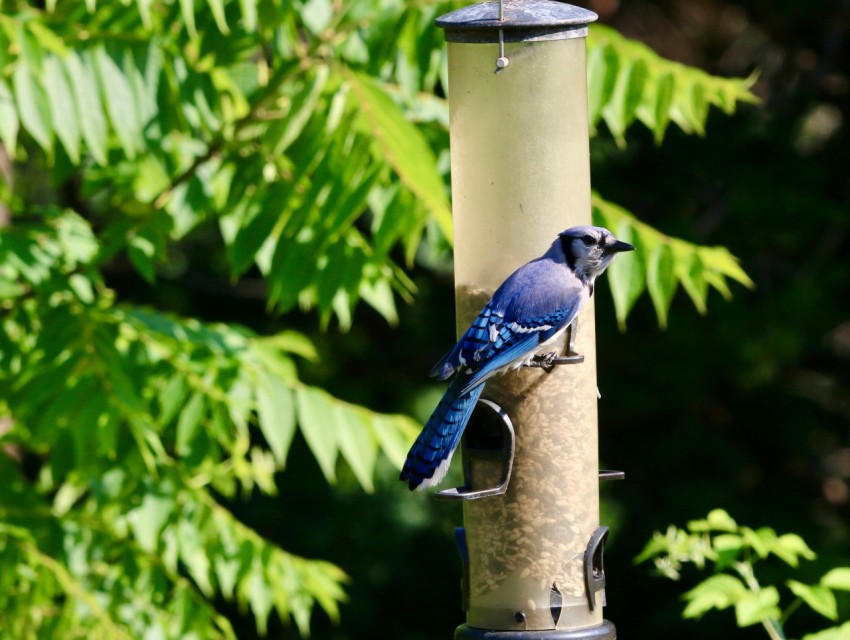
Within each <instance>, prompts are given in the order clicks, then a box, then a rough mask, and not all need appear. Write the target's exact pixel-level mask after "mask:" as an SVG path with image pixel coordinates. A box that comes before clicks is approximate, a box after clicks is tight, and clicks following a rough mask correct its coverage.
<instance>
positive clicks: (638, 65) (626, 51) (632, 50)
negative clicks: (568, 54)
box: [587, 24, 758, 146]
mask: <svg viewBox="0 0 850 640" xmlns="http://www.w3.org/2000/svg"><path fill="white" fill-rule="evenodd" d="M587 59H588V98H589V107H590V109H589V115H590V124H591V127H593V126H594V125H595V123H596V119H595V118H596V114H598V113H601V114H602V115H604V117H605V121H606V124H607V125H608V127H609V129H610V130H611V132H612V134H613V135H614V138H615V140H616V141H617V143H618V144H619V145H620V146H622V145H623V144H624V143H625V138H624V134H625V131H626V129H627V128H628V127H629V125H630V124H631V123H632V122H633V121H634V120H635V118H637V119H638V120H640V121H641V122H642V123H643V124H645V125H646V126H647V127H648V128H649V129H650V130H651V131H652V132H653V134H654V137H655V140H656V142H661V140H662V138H663V136H664V132H665V130H666V128H667V125H668V123H669V122H670V121H671V120H672V121H673V122H675V123H676V124H677V125H679V127H680V128H681V129H682V130H683V131H685V132H686V133H699V134H702V133H704V131H705V122H706V119H707V118H708V112H709V109H710V107H711V106H712V105H713V106H716V107H718V108H720V109H722V110H723V111H724V112H726V113H727V114H731V113H733V112H734V110H735V106H736V104H738V103H741V102H743V103H754V102H758V99H757V98H756V96H755V95H754V94H753V93H752V92H751V91H750V87H752V85H753V84H754V82H755V79H754V78H752V77H751V78H721V77H717V76H712V75H709V74H707V73H705V72H704V71H701V70H700V69H696V68H693V67H687V66H685V65H682V64H679V63H677V62H672V61H670V60H666V59H664V58H662V57H660V56H659V55H658V54H656V53H655V52H654V51H652V50H651V49H650V48H649V47H647V46H646V45H644V44H642V43H640V42H637V41H635V40H631V39H629V38H626V37H624V36H623V35H621V34H620V33H618V32H617V31H616V30H614V29H612V28H611V27H608V26H605V25H601V24H594V25H592V27H591V29H590V34H589V36H588V38H587ZM603 87H604V88H603ZM636 102H637V104H636Z"/></svg>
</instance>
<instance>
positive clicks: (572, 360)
mask: <svg viewBox="0 0 850 640" xmlns="http://www.w3.org/2000/svg"><path fill="white" fill-rule="evenodd" d="M582 362H584V356H583V355H579V354H578V353H575V352H574V351H571V352H569V353H568V354H567V355H565V356H559V355H558V352H557V351H550V352H548V353H541V354H538V355H536V356H534V359H532V361H531V362H528V363H526V365H525V366H527V367H535V368H539V369H543V371H545V372H546V373H552V371H553V370H554V369H555V367H556V366H558V365H561V364H580V363H582Z"/></svg>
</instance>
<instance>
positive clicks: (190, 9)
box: [180, 0, 198, 37]
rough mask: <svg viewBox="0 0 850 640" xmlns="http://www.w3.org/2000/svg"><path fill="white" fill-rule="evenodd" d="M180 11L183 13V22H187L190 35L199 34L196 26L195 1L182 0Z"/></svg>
mask: <svg viewBox="0 0 850 640" xmlns="http://www.w3.org/2000/svg"><path fill="white" fill-rule="evenodd" d="M180 13H181V14H182V15H183V22H185V23H186V30H187V31H188V32H189V35H190V36H192V37H194V36H196V35H198V31H197V29H196V28H195V2H194V0H180Z"/></svg>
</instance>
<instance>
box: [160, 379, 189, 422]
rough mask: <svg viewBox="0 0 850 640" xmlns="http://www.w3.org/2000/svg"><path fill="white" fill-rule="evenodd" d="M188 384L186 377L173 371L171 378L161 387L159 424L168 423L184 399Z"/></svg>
mask: <svg viewBox="0 0 850 640" xmlns="http://www.w3.org/2000/svg"><path fill="white" fill-rule="evenodd" d="M187 391H188V386H187V384H186V378H185V376H184V375H183V374H182V373H175V374H174V375H173V376H171V379H170V380H169V381H168V382H167V383H165V385H163V387H162V391H161V392H160V394H159V406H160V413H159V424H160V426H163V427H164V426H166V425H168V424H169V423H170V422H171V421H172V420H173V419H174V417H175V416H176V415H177V413H178V412H179V411H180V408H181V407H182V406H183V403H184V402H185V400H186V395H187Z"/></svg>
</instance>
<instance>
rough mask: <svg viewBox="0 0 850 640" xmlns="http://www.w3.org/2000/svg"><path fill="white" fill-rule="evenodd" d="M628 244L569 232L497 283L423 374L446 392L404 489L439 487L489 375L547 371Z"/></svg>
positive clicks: (601, 233) (582, 229)
mask: <svg viewBox="0 0 850 640" xmlns="http://www.w3.org/2000/svg"><path fill="white" fill-rule="evenodd" d="M634 249H635V247H634V246H632V245H631V244H629V243H627V242H623V241H622V240H618V239H617V238H616V237H614V234H612V233H611V232H610V231H608V230H607V229H605V228H603V227H594V226H578V227H571V228H569V229H567V230H566V231H563V232H561V233H559V234H558V237H557V238H556V239H555V241H554V242H553V243H552V245H551V246H550V247H549V249H548V250H547V251H546V253H544V254H543V255H542V256H540V257H539V258H536V259H534V260H532V261H531V262H528V263H526V264H524V265H523V266H521V267H520V268H519V269H517V270H516V271H514V272H513V273H512V274H511V275H510V276H508V278H507V279H506V280H505V281H504V282H503V283H502V284H501V286H499V288H498V289H497V290H496V292H495V293H494V294H493V296H492V297H491V298H490V300H489V301H488V302H487V304H486V305H485V306H484V308H483V309H482V310H481V312H480V313H479V314H478V316H477V317H476V318H475V320H474V321H473V322H472V324H471V325H470V327H469V328H468V329H467V330H466V332H465V333H464V334H463V335H462V336H461V338H460V340H458V342H457V344H455V346H454V347H452V348H451V349H450V350H449V351H448V352H447V353H446V354H445V355H444V356H443V357H442V358H440V360H439V361H438V362H437V363H436V364H435V365H434V367H433V368H432V369H431V372H430V375H431V376H433V377H436V378H437V379H439V380H447V379H449V378H451V382H450V383H449V386H448V388H447V389H446V391H445V393H444V394H443V397H442V399H441V400H440V402H439V403H438V404H437V407H436V408H435V409H434V412H433V413H432V414H431V417H430V418H429V419H428V421H427V422H426V423H425V426H424V427H423V429H422V431H421V432H420V433H419V436H418V437H417V438H416V440H415V441H414V443H413V445H412V446H411V448H410V452H409V453H408V454H407V459H406V461H405V463H404V466H403V467H402V470H401V474H400V475H399V479H400V480H402V481H406V482H407V484H408V487H409V489H410V490H411V491H414V490H423V489H427V488H428V487H433V486H436V485H437V484H439V483H440V482H441V481H442V479H443V478H444V477H445V475H446V472H447V471H448V469H449V465H450V463H451V459H452V454H453V453H454V451H455V449H456V448H457V445H458V442H460V438H461V435H462V434H463V430H464V428H465V427H466V423H467V422H468V421H469V417H470V416H471V415H472V411H473V409H474V408H475V404H476V402H478V398H479V397H480V396H481V392H482V391H483V390H484V385H485V383H486V381H487V380H489V379H490V378H491V377H492V376H494V375H496V374H498V373H503V372H505V371H508V370H511V369H516V368H518V367H521V366H538V367H543V368H544V369H546V370H547V371H551V368H552V365H553V364H554V361H555V358H556V357H557V355H558V354H557V353H556V352H555V351H553V350H552V347H553V346H554V344H555V343H556V342H557V341H558V339H559V338H560V337H561V336H562V335H563V333H564V332H565V331H566V329H567V327H569V326H570V324H572V323H573V321H574V320H575V319H576V316H577V315H578V312H579V310H580V309H581V308H582V306H583V305H584V304H585V303H586V302H587V301H588V300H589V299H590V297H591V296H592V295H593V287H594V283H595V281H596V278H597V277H598V276H599V275H601V274H602V272H603V271H605V269H606V267H608V265H609V264H611V261H612V260H613V259H614V258H615V257H616V256H617V254H619V253H622V252H624V251H633V250H634Z"/></svg>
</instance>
